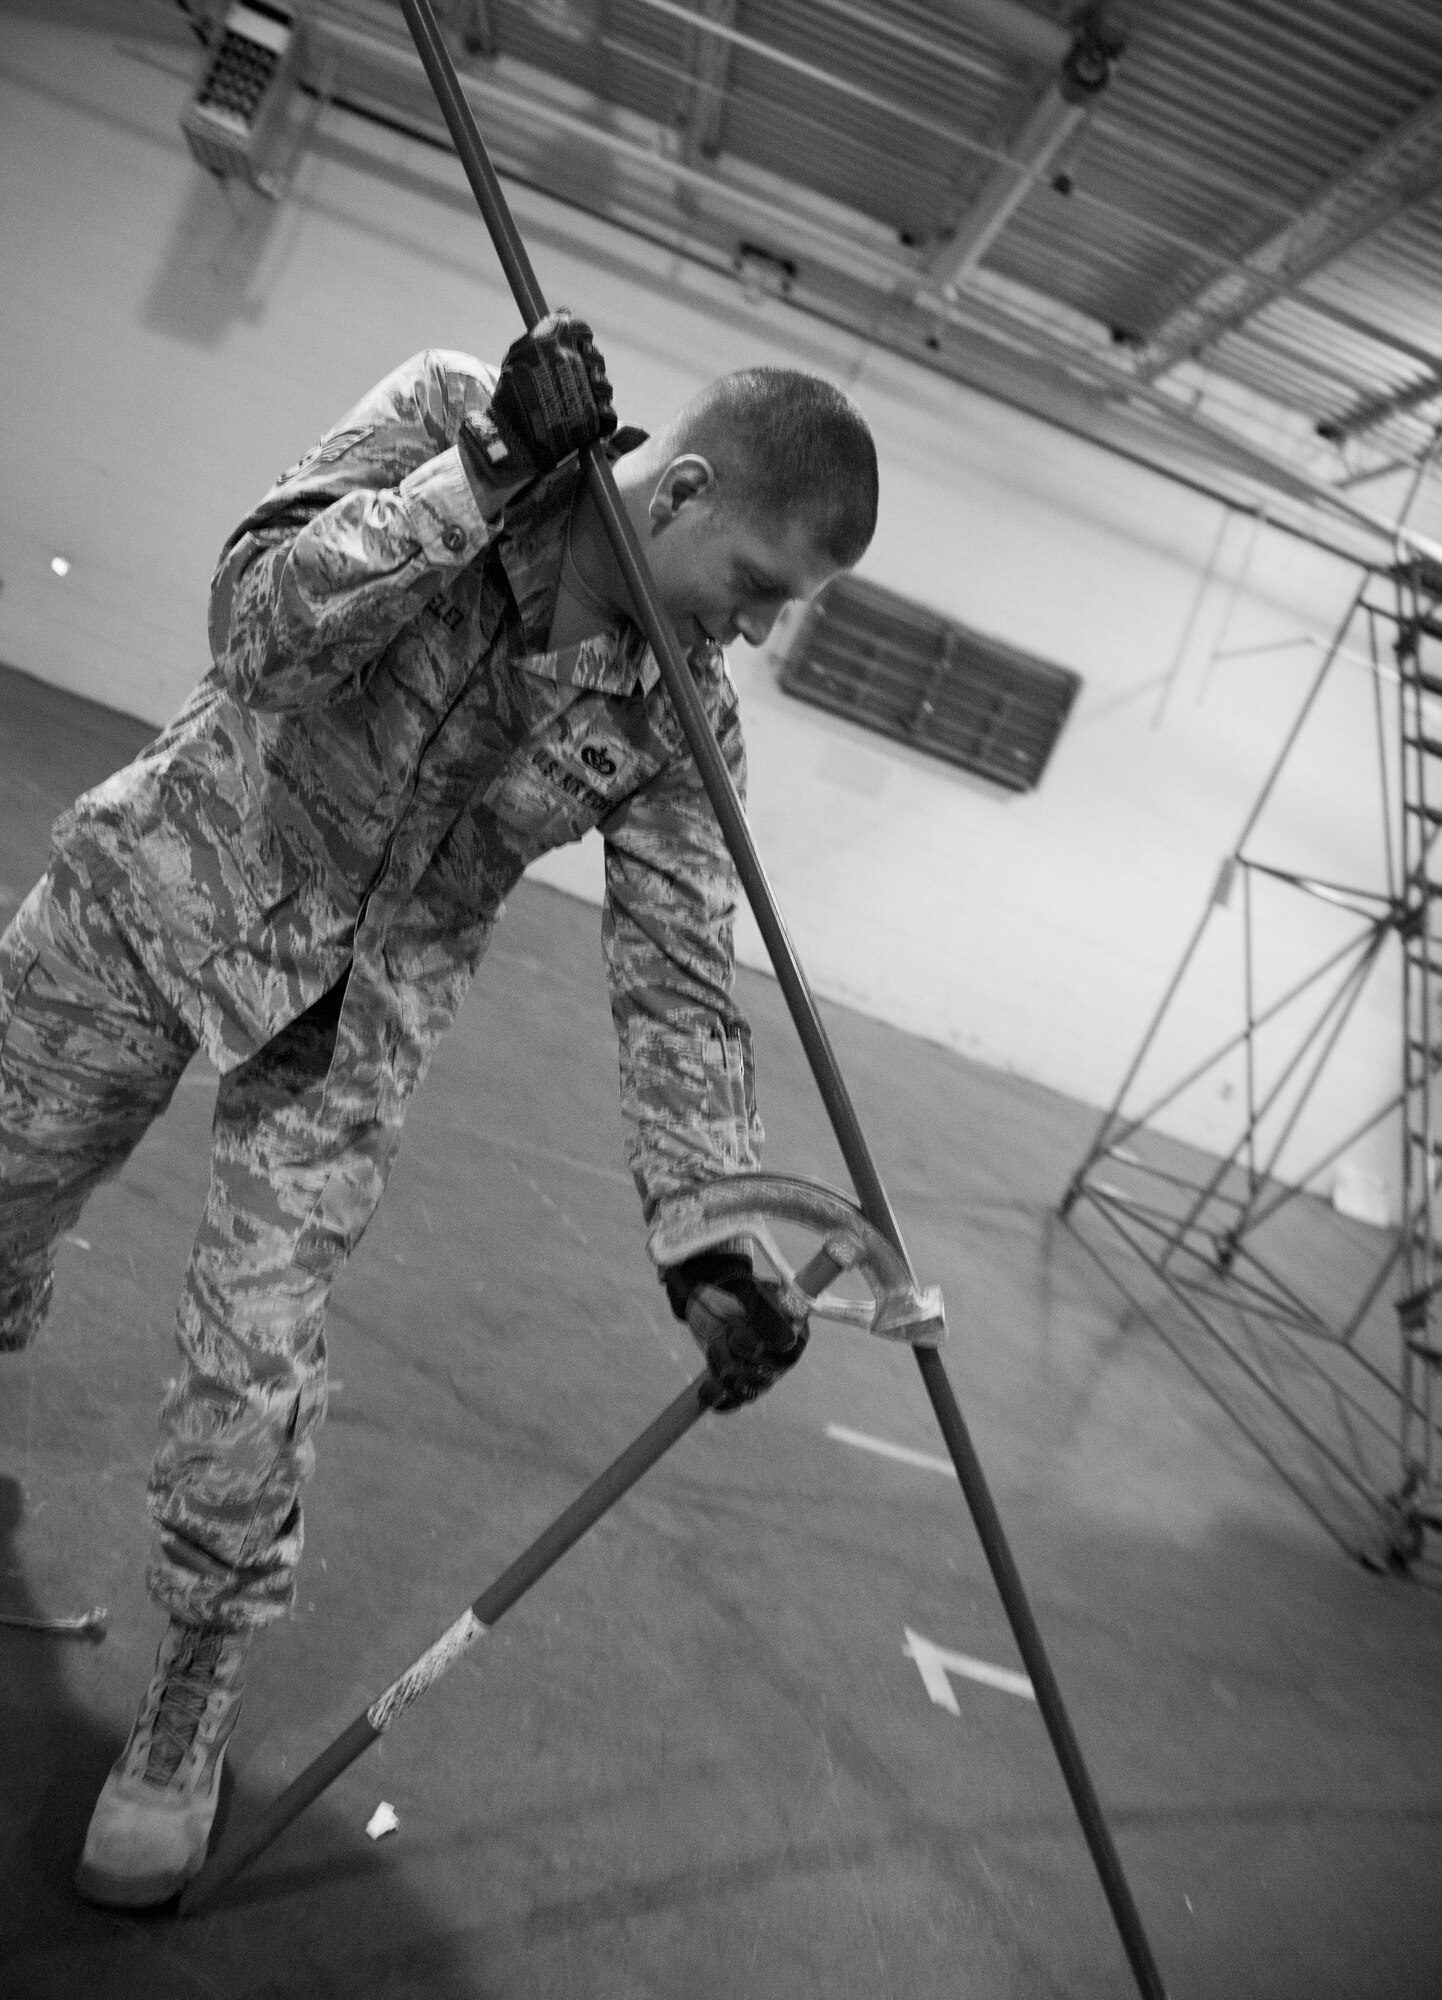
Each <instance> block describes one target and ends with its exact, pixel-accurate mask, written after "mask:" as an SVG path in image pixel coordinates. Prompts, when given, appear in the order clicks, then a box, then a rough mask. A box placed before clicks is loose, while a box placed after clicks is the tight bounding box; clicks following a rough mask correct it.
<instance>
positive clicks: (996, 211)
mask: <svg viewBox="0 0 1442 2000" xmlns="http://www.w3.org/2000/svg"><path fill="white" fill-rule="evenodd" d="M966 4H967V7H968V8H969V7H970V6H972V5H973V4H975V0H966ZM994 4H995V0H985V8H990V7H991V6H993V5H994ZM1035 18H1036V17H1035V16H1030V15H1029V16H1028V19H1035ZM1048 25H1051V24H1048ZM1058 32H1059V33H1060V34H1061V35H1062V38H1063V41H1064V43H1065V47H1064V49H1063V53H1062V56H1061V59H1060V63H1059V64H1053V66H1052V67H1053V74H1052V76H1051V79H1050V81H1049V82H1048V83H1047V84H1046V86H1045V87H1044V88H1043V90H1042V91H1041V93H1040V95H1039V96H1037V97H1036V98H1035V99H1034V100H1033V102H1032V104H1031V106H1030V108H1029V109H1028V111H1027V113H1026V115H1025V117H1024V118H1023V120H1022V122H1021V126H1020V129H1019V130H1018V131H1017V133H1016V136H1015V137H1014V138H1013V139H1012V141H1011V143H1010V145H1009V146H1008V147H1007V154H1008V158H1007V159H1006V160H1005V161H999V162H998V163H997V164H996V165H995V166H994V167H993V168H992V170H991V172H990V173H989V174H988V175H987V177H986V179H985V180H984V181H983V182H982V184H981V186H980V188H978V190H977V192H976V194H975V195H974V196H973V198H972V200H971V201H970V202H969V203H968V205H967V207H966V209H965V210H964V211H963V212H962V214H961V215H960V216H959V217H958V218H957V220H956V222H955V223H954V225H953V226H952V227H951V228H950V229H949V230H948V231H947V233H946V235H945V237H944V238H943V240H942V242H941V243H940V244H939V245H938V247H937V248H936V249H935V250H934V251H933V252H932V254H931V256H930V258H929V259H928V261H927V265H926V275H927V277H928V278H930V280H931V281H932V283H934V284H938V285H940V286H941V288H942V290H943V291H944V292H946V293H947V294H948V296H951V295H953V294H954V293H955V292H956V289H957V287H958V286H959V285H960V284H961V282H962V281H963V280H964V279H965V278H966V277H967V276H968V275H969V274H970V273H971V272H972V271H974V270H975V269H976V267H977V265H978V264H979V263H980V262H981V260H982V258H983V257H984V256H985V255H986V253H987V251H988V250H989V249H990V247H991V245H992V244H993V243H994V242H995V241H996V239H997V237H998V236H1000V234H1001V232H1002V231H1003V229H1005V227H1006V225H1007V223H1008V222H1009V221H1010V220H1011V218H1012V216H1013V215H1014V214H1015V213H1016V211H1017V209H1018V208H1020V206H1021V204H1022V202H1023V201H1024V200H1025V199H1026V197H1027V195H1028V194H1030V192H1031V190H1032V187H1033V186H1034V184H1035V182H1036V181H1037V179H1038V178H1039V176H1040V175H1042V174H1044V173H1045V172H1046V171H1047V169H1048V168H1049V167H1050V166H1051V164H1052V162H1053V161H1054V160H1055V159H1056V158H1057V156H1058V155H1059V154H1060V152H1061V149H1062V147H1063V146H1065V145H1066V143H1067V141H1068V140H1069V139H1070V138H1072V136H1073V135H1074V134H1075V132H1076V131H1077V129H1078V127H1079V126H1080V125H1082V124H1083V123H1084V122H1085V120H1086V119H1087V117H1088V116H1089V115H1090V112H1091V110H1092V107H1093V105H1094V104H1095V103H1096V101H1097V99H1098V98H1099V97H1100V96H1101V94H1102V92H1103V91H1104V90H1105V89H1106V87H1107V84H1108V83H1109V82H1110V80H1111V73H1112V64H1113V62H1114V61H1115V59H1116V57H1117V56H1118V55H1120V53H1121V39H1120V37H1119V36H1114V35H1110V34H1108V33H1107V32H1106V31H1105V30H1104V29H1102V28H1101V27H1100V25H1099V24H1098V22H1097V21H1096V20H1095V19H1094V18H1093V17H1091V16H1088V15H1084V16H1083V17H1082V18H1081V20H1079V21H1078V23H1077V25H1076V27H1075V29H1074V30H1072V31H1071V32H1070V33H1068V32H1067V31H1066V30H1065V29H1061V30H1059V31H1058Z"/></svg>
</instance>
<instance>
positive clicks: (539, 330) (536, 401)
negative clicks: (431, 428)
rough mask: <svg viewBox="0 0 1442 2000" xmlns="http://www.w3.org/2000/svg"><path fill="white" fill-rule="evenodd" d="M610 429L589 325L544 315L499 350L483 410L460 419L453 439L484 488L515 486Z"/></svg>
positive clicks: (607, 390) (611, 415)
mask: <svg viewBox="0 0 1442 2000" xmlns="http://www.w3.org/2000/svg"><path fill="white" fill-rule="evenodd" d="M615 428H616V412H615V411H614V409H612V407H611V384H610V383H609V382H608V381H607V379H606V364H605V362H604V361H603V360H602V359H601V356H600V355H599V354H598V353H597V351H596V346H595V342H594V341H593V340H592V338H591V329H590V327H588V326H587V325H586V323H585V321H584V320H579V319H572V317H571V315H570V314H569V313H567V312H554V313H548V314H547V315H546V317H545V318H544V319H543V320H538V321H537V322H536V325H535V326H534V327H533V328H532V329H531V331H530V332H529V333H523V334H522V335H521V337H520V339H519V340H516V341H513V342H512V343H511V345H510V347H509V348H508V349H507V350H506V358H505V360H504V361H503V362H502V363H501V373H500V377H499V379H498V381H497V383H496V387H495V393H494V394H493V395H492V397H491V407H490V409H489V411H487V412H486V414H485V415H484V416H481V417H468V418H467V419H466V421H465V423H464V425H463V426H462V428H461V441H462V443H463V445H464V447H465V450H466V455H467V457H468V459H469V460H470V463H471V466H472V469H473V470H474V471H475V473H476V474H477V476H478V477H479V478H481V479H483V480H485V481H486V482H487V483H488V484H489V485H491V486H520V485H524V484H525V483H526V482H527V481H528V480H532V479H535V478H538V477H539V475H540V474H541V473H543V472H551V471H553V470H554V468H555V467H556V466H558V465H559V464H560V462H561V460H562V459H563V458H569V457H570V455H571V453H572V452H573V451H580V450H582V449H583V447H584V446H586V445H588V444H595V443H596V442H597V441H598V440H599V439H601V438H603V437H609V436H610V434H611V432H612V431H613V430H615Z"/></svg>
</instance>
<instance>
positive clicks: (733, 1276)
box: [661, 1250, 808, 1410]
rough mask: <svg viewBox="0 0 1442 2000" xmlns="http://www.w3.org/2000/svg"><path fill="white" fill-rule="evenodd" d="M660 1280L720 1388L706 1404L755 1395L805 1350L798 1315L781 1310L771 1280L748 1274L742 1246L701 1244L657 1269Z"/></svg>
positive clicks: (734, 1404) (736, 1404)
mask: <svg viewBox="0 0 1442 2000" xmlns="http://www.w3.org/2000/svg"><path fill="white" fill-rule="evenodd" d="M661 1282H662V1283H663V1284H664V1285H665V1287H666V1296H667V1297H668V1298H669V1299H670V1301H671V1310H672V1312H674V1313H675V1315H676V1317H677V1319H684V1320H685V1322H686V1324H687V1325H688V1326H689V1327H690V1329H691V1332H692V1335H693V1337H694V1339H695V1341H696V1343H697V1345H698V1346H699V1347H700V1349H701V1352H702V1353H703V1354H704V1355H705V1356H706V1366H707V1367H708V1368H709V1369H710V1371H711V1375H712V1378H713V1379H714V1381H715V1382H716V1384H717V1386H718V1388H719V1390H720V1394H719V1396H718V1397H717V1399H716V1401H715V1402H714V1403H713V1404H712V1408H713V1409H716V1410H737V1409H740V1407H741V1405H742V1404H743V1403H753V1402H755V1400H756V1398H757V1397H758V1396H760V1395H762V1394H764V1392H765V1391H766V1390H767V1389H769V1388H770V1387H771V1385H772V1383H773V1382H775V1381H776V1380H777V1379H778V1378H779V1377H780V1376H782V1375H784V1374H785V1373H786V1371H787V1369H788V1368H794V1367H795V1366H796V1363H797V1362H798V1361H799V1360H800V1359H801V1357H802V1355H803V1354H804V1353H805V1351H806V1341H807V1337H808V1335H807V1327H806V1322H805V1320H795V1319H793V1318H792V1317H791V1315H790V1313H788V1312H787V1311H786V1310H785V1308H784V1306H783V1305H782V1303H781V1300H782V1293H781V1287H780V1286H779V1285H776V1284H773V1283H772V1281H771V1280H770V1279H769V1278H757V1277H755V1276H753V1275H752V1269H751V1259H750V1257H749V1256H748V1255H747V1254H746V1252H744V1251H734V1250H703V1251H702V1252H701V1254H700V1255H699V1256H696V1257H688V1258H687V1259H686V1261H685V1263H684V1264H673V1265H671V1267H670V1268H669V1269H668V1270H666V1271H663V1272H662V1273H661Z"/></svg>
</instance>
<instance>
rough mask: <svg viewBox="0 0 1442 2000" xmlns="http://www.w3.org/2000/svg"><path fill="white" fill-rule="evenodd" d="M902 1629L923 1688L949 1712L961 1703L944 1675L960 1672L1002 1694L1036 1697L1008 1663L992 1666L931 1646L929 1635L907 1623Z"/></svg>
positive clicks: (955, 1712)
mask: <svg viewBox="0 0 1442 2000" xmlns="http://www.w3.org/2000/svg"><path fill="white" fill-rule="evenodd" d="M902 1630H903V1631H904V1632H905V1633H906V1644H905V1645H904V1646H903V1647H902V1649H901V1650H902V1652H903V1653H905V1654H906V1656H907V1658H908V1659H910V1660H915V1662H916V1665H917V1671H918V1672H919V1673H920V1675H921V1680H922V1685H923V1686H924V1687H925V1689H926V1692H927V1693H928V1694H929V1695H930V1696H931V1698H932V1700H933V1701H934V1702H935V1703H936V1705H937V1707H938V1708H944V1709H945V1710H946V1711H947V1713H948V1714H949V1715H960V1714H961V1704H960V1702H959V1701H958V1700H957V1698H956V1694H955V1691H954V1689H953V1688H952V1685H951V1682H950V1681H949V1680H948V1679H947V1675H948V1674H960V1675H961V1676H962V1677H963V1678H964V1679H965V1680H969V1681H979V1682H980V1683H981V1685H982V1686H983V1687H990V1688H999V1689H1000V1690H1001V1692H1002V1693H1003V1694H1019V1695H1020V1696H1021V1697H1022V1699H1023V1700H1024V1701H1035V1700H1036V1695H1035V1694H1034V1693H1033V1691H1032V1685H1031V1682H1030V1681H1029V1680H1028V1679H1027V1677H1026V1675H1025V1674H1018V1673H1015V1672H1014V1671H1013V1670H1012V1669H1011V1668H1010V1667H994V1666H992V1664H991V1662H990V1661H989V1660H973V1659H972V1658H971V1656H970V1654H969V1653H949V1652H947V1650H946V1649H945V1647H944V1646H934V1645H933V1644H932V1642H931V1640H930V1639H923V1638H922V1636H921V1634H920V1633H919V1632H913V1631H912V1629H911V1627H910V1626H909V1625H906V1626H903V1627H902Z"/></svg>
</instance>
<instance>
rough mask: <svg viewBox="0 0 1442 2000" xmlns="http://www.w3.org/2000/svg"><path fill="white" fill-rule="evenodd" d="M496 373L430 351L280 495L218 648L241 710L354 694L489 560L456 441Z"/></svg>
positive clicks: (213, 622)
mask: <svg viewBox="0 0 1442 2000" xmlns="http://www.w3.org/2000/svg"><path fill="white" fill-rule="evenodd" d="M494 381H495V371H494V370H492V369H486V368H483V367H482V365H481V363H480V362H477V361H473V360H471V358H470V357H469V356H465V355H458V354H450V353H443V352H438V351H435V350H429V351H427V352H426V353H424V354H420V355H417V356H415V358H414V359H413V360H411V361H408V362H405V363H404V364H403V365H402V366H401V367H400V368H398V369H396V370H395V372H394V373H393V374H391V375H388V376H387V377H386V378H385V380H384V381H383V382H381V383H379V384H378V385H377V387H376V388H375V389H373V390H372V391H371V393H370V394H369V395H368V396H366V397H364V398H363V399H362V401H361V402H359V403H358V404H357V405H356V406H355V408H354V409H353V410H350V411H348V412H347V414H346V415H345V416H344V417H343V418H342V419H341V421H340V423H339V424H337V425H336V426H335V427H334V429H332V430H331V431H328V432H327V433H326V435H325V436H324V437H323V438H322V439H321V440H320V442H319V443H318V444H317V445H316V446H314V447H313V449H312V450H311V451H309V452H307V454H306V456H305V457H304V458H302V459H301V460H300V462H299V464H298V465H295V466H292V467H291V469H290V471H289V472H287V473H285V474H283V475H282V477H281V478H280V479H279V480H277V481H276V483H275V485H274V486H273V487H272V488H271V490H270V492H269V493H268V494H267V495H266V496H265V498H264V500H262V501H261V503H260V505H259V506H258V507H257V508H256V509H255V510H254V512H253V513H251V514H250V515H249V516H248V517H247V519H246V520H245V521H244V522H242V524H241V526H240V527H239V528H238V529H237V530H236V532H235V534H234V535H233V536H232V537H231V538H230V540H229V541H228V542H227V544H226V546H225V548H224V550H223V551H222V553H221V558H220V562H219V565H218V566H217V569H216V572H215V576H214V578H213V579H212V583H211V593H210V645H211V654H212V657H213V659H214V661H215V664H216V667H217V668H218V669H219V672H220V674H221V676H222V678H223V679H224V681H225V683H226V685H227V687H229V688H230V690H231V692H232V693H233V694H235V695H236V696H237V698H238V699H240V700H241V701H244V702H246V703H248V704H250V705H251V706H253V707H257V708H267V709H278V710H286V709H289V710H296V709H303V708H309V707H313V706H316V705H318V704H320V703H323V702H325V701H328V700H332V699H334V698H336V697H337V696H339V695H342V694H346V693H349V692H353V691H354V689H355V687H356V686H357V685H358V683H359V682H360V681H362V680H363V679H364V677H365V674H366V672H367V670H368V668H369V667H370V666H371V665H372V664H373V663H374V661H375V660H376V659H377V658H378V657H379V656H380V654H381V653H382V652H383V651H384V649H385V646H386V645H387V643H388V642H389V640H390V639H391V638H392V637H393V636H394V635H395V633H396V632H397V631H398V630H399V629H400V628H401V626H402V625H404V624H405V623H406V621H407V620H408V619H410V618H413V617H414V616H415V615H416V613H417V612H418V611H419V610H420V608H421V606H422V605H423V604H424V603H425V602H426V600H427V598H428V597H430V596H431V595H432V593H433V592H434V591H435V589H436V587H437V583H438V582H440V581H442V580H443V579H444V578H445V576H446V575H447V574H449V573H453V572H454V571H456V570H458V569H461V568H463V567H464V566H465V565H466V564H467V563H469V562H471V561H472V560H473V559H474V558H475V557H476V556H477V555H478V554H480V553H481V551H482V550H484V549H485V548H486V547H487V545H488V544H489V543H490V541H491V540H492V539H493V538H494V536H495V534H496V533H497V531H498V528H499V525H500V523H499V522H498V521H495V520H491V521H488V520H487V519H486V517H485V515H484V514H483V513H482V512H481V509H480V506H479V505H478V503H477V500H476V496H475V493H474V491H473V489H472V486H471V482H470V479H469V478H468V476H467V473H466V470H465V467H464V465H463V463H462V460H461V457H460V454H459V452H458V451H457V449H456V446H455V442H454V440H455V437H456V434H457V432H458V431H459V429H460V426H461V423H462V421H463V419H464V418H465V417H466V416H467V415H477V416H478V415H480V414H481V413H482V412H483V411H484V409H485V407H486V406H487V404H488V402H489V396H490V390H491V388H492V387H493V386H494Z"/></svg>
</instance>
